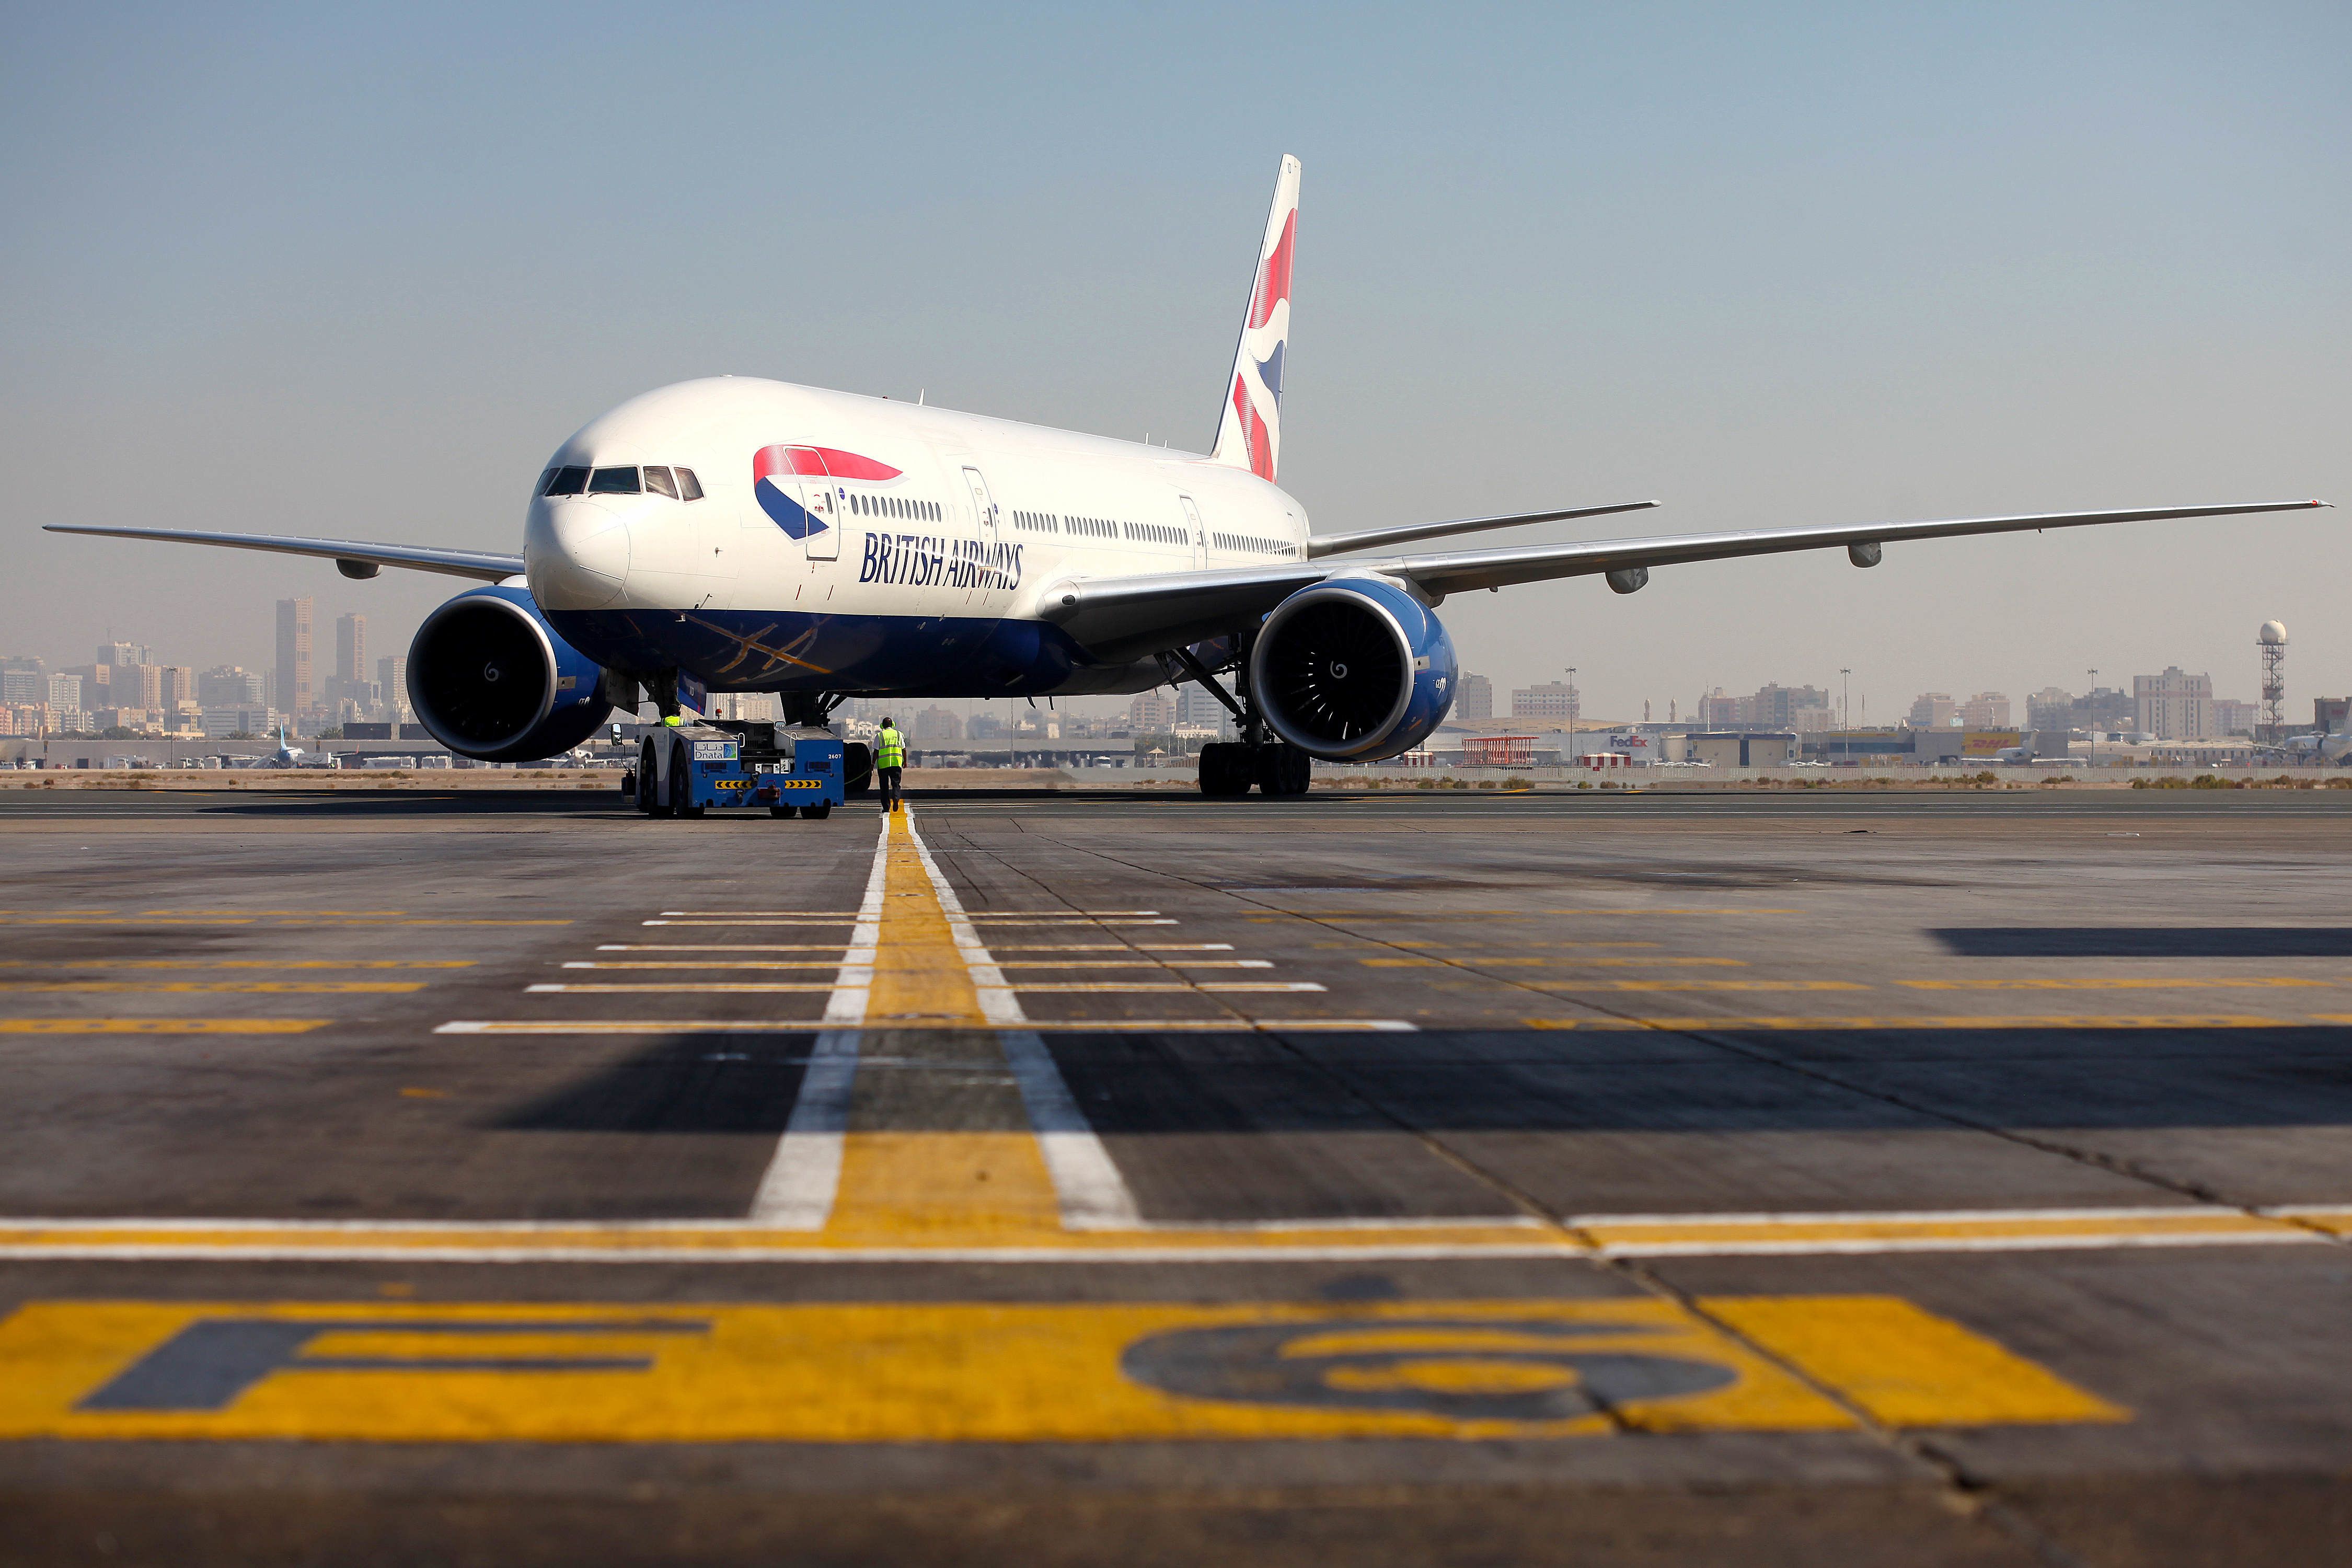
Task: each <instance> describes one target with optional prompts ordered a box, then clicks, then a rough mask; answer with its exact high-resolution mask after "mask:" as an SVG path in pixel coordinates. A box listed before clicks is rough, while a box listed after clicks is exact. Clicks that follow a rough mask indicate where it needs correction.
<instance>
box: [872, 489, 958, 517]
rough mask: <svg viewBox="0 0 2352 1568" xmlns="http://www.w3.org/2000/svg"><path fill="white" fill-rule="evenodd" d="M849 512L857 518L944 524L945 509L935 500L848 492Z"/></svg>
mask: <svg viewBox="0 0 2352 1568" xmlns="http://www.w3.org/2000/svg"><path fill="white" fill-rule="evenodd" d="M849 510H851V511H853V512H855V513H856V515H858V516H859V517H895V518H897V519H898V520H899V521H903V522H944V521H946V520H947V519H946V509H944V508H943V507H941V506H940V503H939V502H937V501H935V500H915V499H914V498H913V497H911V496H877V495H866V494H865V493H864V492H863V491H859V490H852V491H850V492H849Z"/></svg>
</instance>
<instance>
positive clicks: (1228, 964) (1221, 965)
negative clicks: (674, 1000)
mask: <svg viewBox="0 0 2352 1568" xmlns="http://www.w3.org/2000/svg"><path fill="white" fill-rule="evenodd" d="M1005 951H1006V952H1013V951H1017V950H1014V949H1010V948H1008V949H1006V950H1005ZM996 966H997V967H998V968H999V969H1272V968H1273V967H1274V960H1272V959H1270V958H1024V959H1021V960H1018V961H1016V962H1014V963H1005V962H1004V961H1003V960H1002V959H999V960H998V961H997V965H996ZM564 967H565V968H566V969H572V968H580V969H586V968H589V967H592V966H591V965H588V964H584V963H583V964H577V965H575V964H565V965H564ZM596 967H603V968H612V967H614V966H613V965H610V964H605V965H601V966H596Z"/></svg>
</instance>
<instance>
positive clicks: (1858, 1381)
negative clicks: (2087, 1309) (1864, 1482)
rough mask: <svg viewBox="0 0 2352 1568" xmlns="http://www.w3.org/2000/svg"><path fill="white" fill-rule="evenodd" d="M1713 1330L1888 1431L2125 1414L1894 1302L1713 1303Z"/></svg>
mask: <svg viewBox="0 0 2352 1568" xmlns="http://www.w3.org/2000/svg"><path fill="white" fill-rule="evenodd" d="M1701 1305H1702V1308H1703V1310H1706V1312H1707V1313H1709V1314H1710V1315H1711V1316H1713V1317H1714V1318H1716V1319H1717V1321H1722V1322H1726V1323H1728V1324H1730V1325H1731V1326H1732V1328H1734V1329H1735V1330H1737V1331H1738V1332H1739V1333H1740V1334H1742V1335H1743V1336H1745V1337H1746V1338H1747V1339H1748V1340H1750V1341H1752V1342H1755V1343H1758V1344H1760V1345H1762V1346H1763V1347H1764V1348H1765V1349H1767V1350H1769V1351H1771V1352H1773V1353H1775V1354H1776V1355H1780V1356H1784V1357H1786V1358H1787V1359H1788V1360H1789V1361H1790V1362H1792V1363H1795V1364H1797V1365H1798V1366H1801V1367H1802V1368H1804V1369H1805V1371H1807V1372H1808V1373H1811V1374H1812V1375H1813V1376H1814V1377H1816V1378H1819V1379H1820V1380H1821V1381H1822V1382H1823V1383H1826V1384H1829V1385H1831V1386H1832V1387H1833V1388H1835V1389H1837V1390H1838V1391H1839V1392H1840V1393H1842V1394H1844V1395H1845V1396H1846V1397H1847V1398H1849V1399H1851V1400H1853V1402H1854V1403H1855V1404H1856V1405H1860V1406H1861V1407H1862V1408H1863V1409H1864V1410H1865V1411H1867V1412H1869V1414H1870V1416H1871V1418H1872V1419H1873V1420H1874V1421H1877V1422H1879V1423H1881V1424H1883V1425H1885V1426H2011V1425H2025V1424H2042V1423H2057V1422H2116V1421H2126V1420H2129V1419H2130V1417H2131V1413H2130V1412H2129V1411H2127V1410H2126V1409H2124V1408H2123V1407H2122V1406H2120V1405H2112V1404H2109V1403H2108V1402H2107V1401H2106V1400H2104V1399H2101V1398H2099V1397H2098V1396H2097V1395H2095V1394H2091V1393H2088V1392H2086V1391H2085V1390H2084V1389H2081V1388H2077V1387H2076V1386H2074V1384H2071V1383H2068V1382H2066V1381H2065V1380H2064V1379H2063V1378H2061V1377H2059V1376H2057V1375H2056V1374H2055V1373H2051V1372H2048V1371H2045V1370H2044V1369H2043V1368H2042V1367H2039V1366H2037V1365H2035V1364H2034V1363H2032V1362H2030V1361H2027V1360H2026V1359H2025V1358H2024V1357H2022V1356H2020V1355H2016V1354H2013V1353H2012V1352H2009V1351H2007V1350H2005V1349H2003V1348H2002V1347H2001V1346H2000V1345H1998V1344H1995V1343H1994V1342H1992V1341H1990V1340H1988V1339H1984V1338H1982V1337H1980V1336H1979V1335H1977V1334H1974V1333H1971V1332H1969V1331H1968V1330H1966V1329H1964V1328H1962V1327H1961V1326H1960V1325H1959V1324H1958V1323H1955V1322H1953V1321H1950V1320H1948V1319H1946V1318H1938V1317H1935V1316H1933V1315H1931V1314H1929V1313H1927V1312H1924V1311H1921V1310H1919V1309H1918V1308H1917V1307H1915V1306H1913V1305H1912V1304H1911V1303H1910V1302H1908V1301H1906V1300H1900V1299H1899V1298H1896V1297H1892V1296H1877V1297H1866V1296H1848V1297H1835V1296H1830V1297H1820V1296H1816V1297H1803V1296H1777V1297H1776V1296H1747V1297H1730V1298H1722V1297H1717V1298H1715V1299H1712V1300H1706V1301H1704V1302H1702V1304H1701Z"/></svg>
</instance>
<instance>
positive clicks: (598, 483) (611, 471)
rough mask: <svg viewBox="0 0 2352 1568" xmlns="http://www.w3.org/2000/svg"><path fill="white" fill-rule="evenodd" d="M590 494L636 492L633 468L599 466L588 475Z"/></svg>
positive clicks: (626, 493)
mask: <svg viewBox="0 0 2352 1568" xmlns="http://www.w3.org/2000/svg"><path fill="white" fill-rule="evenodd" d="M588 493H589V494H590V495H592V496H633V495H635V494H637V493H638V487H637V470H636V469H635V468H599V469H597V470H596V471H595V472H594V473H593V474H591V475H589V476H588Z"/></svg>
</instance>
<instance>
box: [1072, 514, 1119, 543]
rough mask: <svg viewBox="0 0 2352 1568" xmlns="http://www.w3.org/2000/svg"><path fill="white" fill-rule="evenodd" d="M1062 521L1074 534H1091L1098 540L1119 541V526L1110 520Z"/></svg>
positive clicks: (1083, 518) (1081, 518)
mask: <svg viewBox="0 0 2352 1568" xmlns="http://www.w3.org/2000/svg"><path fill="white" fill-rule="evenodd" d="M1062 521H1064V522H1065V523H1066V524H1067V525H1068V526H1069V530H1070V531H1071V532H1072V533H1086V534H1091V535H1093V536H1094V537H1095V538H1097V539H1117V538H1118V524H1117V523H1115V522H1112V521H1109V520H1108V518H1100V517H1070V518H1064V519H1063V520H1062Z"/></svg>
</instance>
